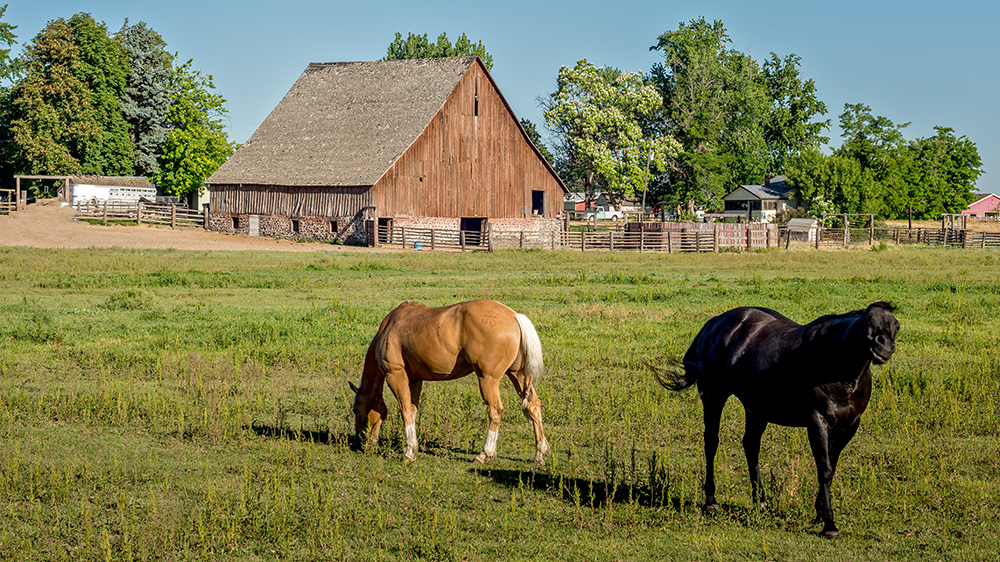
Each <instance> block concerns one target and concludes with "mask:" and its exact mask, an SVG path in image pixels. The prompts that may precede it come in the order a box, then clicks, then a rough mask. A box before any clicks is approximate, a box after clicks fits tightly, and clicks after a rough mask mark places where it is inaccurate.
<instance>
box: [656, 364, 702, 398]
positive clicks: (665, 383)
mask: <svg viewBox="0 0 1000 562" xmlns="http://www.w3.org/2000/svg"><path fill="white" fill-rule="evenodd" d="M700 366H701V364H700V363H699V364H692V365H689V364H687V363H681V362H680V361H677V360H676V359H671V360H669V361H668V362H667V365H666V366H665V367H657V366H654V365H652V364H650V363H648V362H647V363H646V367H647V368H648V369H649V370H650V372H652V373H653V377H654V378H655V379H656V382H658V383H660V386H662V387H663V388H665V389H667V390H676V391H680V390H684V389H685V388H688V387H691V386H694V385H695V383H697V382H698V373H699V371H700V369H699V368H698V367H700Z"/></svg>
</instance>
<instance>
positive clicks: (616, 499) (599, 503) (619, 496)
mask: <svg viewBox="0 0 1000 562" xmlns="http://www.w3.org/2000/svg"><path fill="white" fill-rule="evenodd" d="M470 471H471V472H472V473H473V474H476V475H478V476H480V477H483V478H486V479H489V480H492V481H493V482H495V483H496V484H499V485H501V486H505V487H508V488H519V489H530V490H534V491H536V492H543V493H547V494H554V495H557V496H559V497H560V498H561V499H562V500H563V501H565V502H567V503H571V504H574V505H579V506H588V507H593V508H599V507H605V506H607V505H608V503H609V502H610V503H612V504H621V505H625V504H635V505H638V506H642V507H649V508H667V509H672V510H674V511H678V512H680V511H685V510H688V511H689V510H692V509H699V506H698V505H697V504H696V503H695V502H694V501H693V500H691V499H682V498H681V497H680V496H679V495H678V494H676V490H673V489H672V487H670V486H668V485H658V484H653V485H650V484H636V483H625V482H623V483H615V482H608V481H601V480H591V479H587V478H574V477H569V476H565V475H561V474H550V473H547V472H538V471H536V470H510V469H495V468H490V467H488V466H487V467H475V468H472V469H470Z"/></svg>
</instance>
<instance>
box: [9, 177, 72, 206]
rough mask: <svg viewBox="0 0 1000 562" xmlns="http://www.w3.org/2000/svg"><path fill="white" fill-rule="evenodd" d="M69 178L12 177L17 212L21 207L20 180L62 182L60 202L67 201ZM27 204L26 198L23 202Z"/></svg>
mask: <svg viewBox="0 0 1000 562" xmlns="http://www.w3.org/2000/svg"><path fill="white" fill-rule="evenodd" d="M69 178H70V176H29V175H18V176H14V188H15V191H14V192H15V196H16V199H14V200H15V201H16V202H17V205H16V207H17V210H20V209H21V207H22V204H21V180H62V182H63V185H62V191H61V193H60V196H59V200H60V201H67V202H68V201H69ZM24 203H25V204H27V198H25V201H24Z"/></svg>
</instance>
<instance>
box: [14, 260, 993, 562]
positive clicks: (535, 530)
mask: <svg viewBox="0 0 1000 562" xmlns="http://www.w3.org/2000/svg"><path fill="white" fill-rule="evenodd" d="M878 250H880V251H869V250H850V251H830V252H825V251H824V252H817V251H792V252H786V251H768V252H761V253H721V254H704V255H691V254H685V255H678V254H657V255H650V254H635V253H585V254H581V253H579V252H548V251H505V252H497V253H495V254H485V253H476V254H443V253H442V254H432V253H416V252H409V253H385V254H383V253H370V254H369V253H360V252H351V253H347V252H340V251H338V250H337V249H336V248H334V247H331V248H330V249H329V250H320V251H317V252H315V253H297V252H296V253H281V252H245V253H235V252H232V253H231V252H182V251H138V250H119V249H111V250H106V249H83V250H57V249H49V250H43V249H30V248H0V289H2V290H0V313H2V316H0V507H2V509H3V513H2V517H0V559H17V560H275V559H277V560H386V561H388V560H470V561H472V560H485V561H491V562H494V561H500V560H579V561H590V560H837V561H843V560H997V559H998V557H1000V555H998V554H997V553H998V552H1000V405H998V402H1000V356H998V354H997V351H996V350H997V349H998V348H1000V282H998V281H1000V279H998V278H1000V253H996V252H992V251H978V250H976V251H968V250H967V251H962V250H942V249H929V248H896V247H890V248H885V247H883V246H880V247H878ZM474 298H492V299H496V300H499V301H501V302H504V303H506V304H508V305H510V306H511V307H512V308H514V309H515V310H517V311H519V312H523V313H525V314H527V315H528V316H529V317H531V318H532V320H533V321H534V323H535V326H536V328H537V329H538V332H539V335H540V336H541V339H542V344H543V347H544V350H545V360H546V370H545V374H544V376H543V377H542V379H541V380H540V381H536V384H535V386H536V389H537V391H538V393H539V396H540V398H541V400H542V407H543V414H544V417H545V429H546V434H547V436H548V439H549V441H550V442H551V444H552V446H553V449H554V453H553V455H552V457H551V459H550V461H549V462H548V463H547V464H546V465H545V466H544V467H535V466H532V465H531V464H530V463H529V459H531V457H532V456H533V451H534V442H533V438H532V434H531V429H530V426H529V424H528V422H527V421H526V420H525V418H524V416H522V415H521V413H520V411H519V407H518V400H517V398H516V396H515V395H514V392H513V390H512V389H511V385H510V384H509V383H507V382H505V383H503V385H502V386H501V389H502V391H503V393H504V394H503V396H504V401H505V405H506V406H507V412H506V415H505V417H504V424H503V426H502V427H501V430H500V441H499V457H498V458H497V459H496V460H495V461H494V462H492V463H490V464H488V465H486V466H484V467H479V466H473V465H472V464H471V462H470V461H471V460H472V458H473V457H474V456H475V455H476V453H478V452H479V450H480V448H481V447H482V444H483V440H484V438H485V434H486V414H485V408H484V406H483V405H482V402H481V399H480V397H479V391H478V388H477V385H476V382H475V379H474V377H470V378H465V379H461V380H459V381H454V382H449V383H429V384H426V385H424V392H423V395H422V400H421V412H420V418H419V421H418V426H417V428H418V437H419V439H420V444H421V452H420V455H419V456H418V460H417V462H416V463H413V464H409V465H407V464H403V463H402V461H401V459H402V449H403V435H402V428H401V424H400V420H399V417H398V416H399V414H398V408H397V406H396V404H395V400H394V399H393V398H392V396H391V395H390V394H388V391H387V395H386V398H387V403H388V404H389V408H390V417H389V420H388V422H387V424H386V426H385V427H384V429H383V434H382V441H381V443H380V444H379V446H378V447H376V448H374V450H366V451H360V450H356V449H354V448H352V443H351V440H350V439H349V434H350V432H351V431H352V428H353V419H352V418H351V411H350V407H351V400H352V397H353V395H352V393H351V391H350V389H349V388H348V381H354V382H357V381H358V380H359V378H360V373H361V364H362V358H363V356H364V352H365V349H366V346H367V343H368V341H369V340H370V339H371V337H372V335H373V334H374V332H375V329H376V327H377V325H378V323H379V322H380V321H381V319H382V318H383V317H384V316H385V314H387V313H388V312H389V311H390V310H391V309H392V308H393V307H395V306H396V305H397V304H399V302H401V301H403V300H406V299H416V300H420V301H423V302H425V303H428V304H432V305H442V304H450V303H453V302H457V301H461V300H468V299H474ZM877 300H889V301H891V302H892V303H894V304H895V305H896V306H897V311H896V316H897V318H898V319H899V321H900V323H901V325H902V328H901V331H900V333H899V337H898V341H897V344H898V351H897V353H896V355H895V356H894V357H893V358H892V360H891V361H890V362H889V364H888V365H886V366H884V367H879V368H876V369H875V391H874V396H873V399H872V402H871V405H870V407H869V410H868V412H866V414H865V415H864V417H863V419H862V425H861V429H860V431H859V433H858V435H857V437H856V438H855V439H854V441H853V442H852V443H851V444H850V446H849V447H848V448H847V450H846V451H845V452H844V455H843V456H842V458H841V463H840V466H839V469H838V473H837V476H836V478H835V480H834V486H833V507H834V512H835V514H836V516H837V521H838V524H839V526H840V529H841V535H842V538H841V539H840V540H838V541H827V540H824V539H821V538H819V537H818V536H817V535H816V533H817V531H818V530H819V526H818V525H816V524H813V523H812V518H813V516H814V508H813V501H814V498H815V492H816V474H815V466H814V464H813V460H812V455H811V454H810V452H809V445H808V441H807V439H806V436H805V431H804V430H803V429H795V428H780V427H774V426H772V427H770V428H769V429H768V432H767V433H766V434H765V439H764V444H763V448H762V459H761V460H762V475H763V478H764V483H765V486H766V488H767V490H768V491H769V492H770V498H771V500H772V501H771V504H770V505H769V506H768V507H767V508H766V509H764V510H758V509H756V508H755V507H754V506H753V505H752V503H751V498H750V486H749V482H748V479H747V476H746V467H745V461H744V459H743V454H742V449H741V446H740V436H741V434H742V417H743V412H742V408H741V407H740V406H739V404H738V402H736V401H735V400H733V401H732V402H731V403H730V404H729V406H728V407H727V409H726V411H725V414H724V420H723V431H722V435H721V438H722V447H721V449H720V453H719V461H718V463H717V467H718V474H717V478H718V485H719V491H718V499H719V501H720V503H721V504H722V507H723V510H722V513H720V514H718V515H714V516H708V515H705V514H703V513H702V511H701V508H700V506H701V501H702V494H701V481H702V478H703V473H704V462H703V460H702V452H701V451H702V449H701V447H702V438H701V430H702V421H701V408H700V404H699V403H698V399H697V394H696V392H694V391H688V392H684V393H671V392H668V391H666V390H664V389H662V388H661V387H659V386H658V385H657V384H656V383H655V381H654V380H653V378H652V377H651V376H650V375H649V373H648V371H647V369H646V368H645V365H646V364H647V363H659V362H663V361H667V360H669V359H671V358H678V357H680V355H682V354H683V352H684V350H685V349H686V348H687V345H688V344H689V343H690V341H691V338H692V337H693V336H694V335H695V333H696V332H697V331H698V329H699V328H700V327H701V325H702V324H703V323H704V322H705V321H706V320H707V319H708V318H709V317H711V316H712V315H715V314H718V313H720V312H722V311H724V310H727V309H729V308H732V307H735V306H742V305H758V306H766V307H770V308H774V309H776V310H778V311H780V312H782V313H784V314H786V315H787V316H789V317H791V318H792V319H794V320H797V321H800V322H806V321H809V320H812V319H813V318H815V317H817V316H820V315H822V314H828V313H841V312H846V311H848V310H853V309H858V308H863V307H865V306H867V305H868V304H869V303H871V302H874V301H877Z"/></svg>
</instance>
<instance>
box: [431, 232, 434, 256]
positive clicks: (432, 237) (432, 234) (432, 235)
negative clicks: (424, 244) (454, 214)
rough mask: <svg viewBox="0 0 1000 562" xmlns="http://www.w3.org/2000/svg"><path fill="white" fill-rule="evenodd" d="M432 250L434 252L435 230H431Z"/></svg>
mask: <svg viewBox="0 0 1000 562" xmlns="http://www.w3.org/2000/svg"><path fill="white" fill-rule="evenodd" d="M431 250H432V251H433V250H434V229H433V228H432V229H431Z"/></svg>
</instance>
